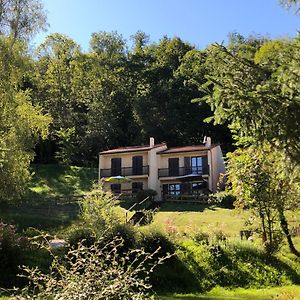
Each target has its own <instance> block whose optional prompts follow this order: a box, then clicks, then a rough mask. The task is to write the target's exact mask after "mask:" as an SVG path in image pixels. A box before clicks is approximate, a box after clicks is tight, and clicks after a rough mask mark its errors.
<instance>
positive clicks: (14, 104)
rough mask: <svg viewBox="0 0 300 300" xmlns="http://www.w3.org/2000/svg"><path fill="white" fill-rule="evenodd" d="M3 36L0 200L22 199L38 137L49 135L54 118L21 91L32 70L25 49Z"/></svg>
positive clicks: (0, 54) (0, 43)
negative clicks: (49, 127)
mask: <svg viewBox="0 0 300 300" xmlns="http://www.w3.org/2000/svg"><path fill="white" fill-rule="evenodd" d="M11 43H12V42H11V39H8V38H5V37H0V47H1V51H0V79H1V85H0V95H1V97H0V107H1V109H0V136H1V139H0V149H1V151H0V155H1V161H2V162H1V163H0V201H9V200H12V199H16V198H18V197H20V195H21V194H22V193H23V192H24V191H25V187H26V184H27V181H28V180H29V178H30V172H29V164H30V162H31V160H32V159H33V157H34V153H33V148H34V145H35V142H36V140H37V138H38V137H41V138H45V137H46V136H47V131H48V125H49V123H50V121H51V118H50V117H49V116H47V115H44V114H43V112H42V109H41V108H40V107H37V106H34V105H33V104H32V101H31V91H30V90H29V89H24V90H23V89H21V88H20V87H21V86H22V85H21V83H22V79H23V77H24V75H25V74H26V72H27V71H29V69H28V68H29V58H28V56H27V55H26V46H25V45H24V44H23V43H22V42H18V41H15V42H14V45H13V47H12V44H11Z"/></svg>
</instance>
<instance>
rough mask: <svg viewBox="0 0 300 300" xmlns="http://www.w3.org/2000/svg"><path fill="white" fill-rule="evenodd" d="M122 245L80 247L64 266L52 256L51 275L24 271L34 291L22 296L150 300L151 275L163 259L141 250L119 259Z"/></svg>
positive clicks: (98, 299)
mask: <svg viewBox="0 0 300 300" xmlns="http://www.w3.org/2000/svg"><path fill="white" fill-rule="evenodd" d="M120 243H121V242H120V241H119V240H118V239H115V240H113V241H111V242H110V243H109V244H107V245H105V246H101V245H99V244H94V245H92V246H90V247H87V246H85V245H82V244H79V245H78V247H77V248H76V249H73V250H72V249H70V250H69V252H68V253H67V255H66V256H65V260H64V261H63V262H61V260H60V259H59V258H58V257H56V256H55V255H54V254H53V257H54V260H53V264H52V266H51V268H50V273H49V274H44V273H42V272H41V271H39V270H38V269H36V268H35V269H30V268H26V267H25V268H24V271H25V272H26V273H27V275H26V277H27V278H28V279H29V280H30V282H31V286H32V287H33V288H30V286H28V287H27V288H25V289H23V290H22V294H23V295H24V296H25V297H26V299H28V297H30V299H90V300H96V299H97V300H101V299H103V300H104V299H136V300H138V299H150V295H149V290H150V288H151V285H150V284H149V282H148V275H149V273H151V272H152V271H153V269H154V268H155V267H156V266H157V265H158V264H161V263H162V262H163V260H164V259H158V260H155V259H154V256H155V253H153V254H148V253H145V252H144V251H143V250H138V249H137V250H130V251H128V252H126V253H124V254H122V255H120V254H119V252H120V251H118V247H119V246H120ZM132 257H134V259H132ZM145 265H146V266H147V268H145Z"/></svg>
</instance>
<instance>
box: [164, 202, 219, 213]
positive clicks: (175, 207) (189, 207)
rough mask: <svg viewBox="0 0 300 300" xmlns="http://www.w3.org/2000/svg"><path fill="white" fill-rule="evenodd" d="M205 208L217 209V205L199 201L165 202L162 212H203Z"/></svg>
mask: <svg viewBox="0 0 300 300" xmlns="http://www.w3.org/2000/svg"><path fill="white" fill-rule="evenodd" d="M205 209H209V210H216V205H212V204H200V203H199V204H198V203H195V204H194V203H184V202H182V203H171V202H163V203H162V204H161V205H160V209H159V211H161V212H203V211H204V210H205Z"/></svg>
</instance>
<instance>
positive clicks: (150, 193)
mask: <svg viewBox="0 0 300 300" xmlns="http://www.w3.org/2000/svg"><path fill="white" fill-rule="evenodd" d="M156 195H157V192H156V191H155V190H151V189H146V190H140V191H138V192H137V194H136V196H135V199H136V202H141V201H143V200H145V199H146V198H148V201H151V202H153V201H154V197H155V196H156Z"/></svg>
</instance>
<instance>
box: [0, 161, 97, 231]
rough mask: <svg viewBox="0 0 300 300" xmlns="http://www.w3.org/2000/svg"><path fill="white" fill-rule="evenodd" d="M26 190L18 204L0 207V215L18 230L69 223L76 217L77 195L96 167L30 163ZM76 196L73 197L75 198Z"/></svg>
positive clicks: (85, 189) (86, 186) (93, 176)
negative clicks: (30, 177) (30, 178)
mask: <svg viewBox="0 0 300 300" xmlns="http://www.w3.org/2000/svg"><path fill="white" fill-rule="evenodd" d="M31 171H32V173H33V177H32V180H31V182H30V184H29V192H28V193H27V195H26V196H25V198H24V199H23V201H22V204H20V205H17V206H16V205H12V206H5V207H1V209H0V219H2V220H3V221H4V222H7V223H12V224H16V225H17V228H18V229H19V230H22V229H23V228H27V227H36V228H40V229H44V230H50V229H52V228H59V227H65V226H68V225H69V224H70V223H71V222H72V221H74V220H75V219H76V218H77V217H78V212H79V207H78V204H76V203H74V200H76V196H80V195H83V194H85V193H86V192H88V191H89V190H90V189H91V188H92V185H93V183H95V182H96V180H97V169H96V168H83V167H75V166H70V167H66V166H60V165H51V164H49V165H32V166H31ZM74 196H75V198H74Z"/></svg>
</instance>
